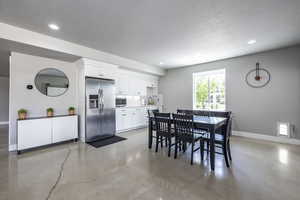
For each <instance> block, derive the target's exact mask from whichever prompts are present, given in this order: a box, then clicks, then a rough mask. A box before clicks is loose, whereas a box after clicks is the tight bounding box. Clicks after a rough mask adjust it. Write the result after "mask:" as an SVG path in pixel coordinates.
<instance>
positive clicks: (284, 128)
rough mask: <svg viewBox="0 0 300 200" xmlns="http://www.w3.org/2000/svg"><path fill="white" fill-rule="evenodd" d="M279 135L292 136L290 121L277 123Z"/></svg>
mask: <svg viewBox="0 0 300 200" xmlns="http://www.w3.org/2000/svg"><path fill="white" fill-rule="evenodd" d="M277 134H278V136H283V137H290V123H287V122H278V123H277Z"/></svg>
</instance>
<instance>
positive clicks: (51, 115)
mask: <svg viewBox="0 0 300 200" xmlns="http://www.w3.org/2000/svg"><path fill="white" fill-rule="evenodd" d="M53 115H54V109H53V108H47V117H53Z"/></svg>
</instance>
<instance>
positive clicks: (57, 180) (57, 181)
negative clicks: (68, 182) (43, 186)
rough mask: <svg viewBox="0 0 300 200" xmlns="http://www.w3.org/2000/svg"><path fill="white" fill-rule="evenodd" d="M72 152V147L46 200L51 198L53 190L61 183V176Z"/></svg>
mask: <svg viewBox="0 0 300 200" xmlns="http://www.w3.org/2000/svg"><path fill="white" fill-rule="evenodd" d="M70 154H71V149H69V150H68V153H67V155H66V157H65V159H64V161H63V162H62V164H61V166H60V171H59V175H58V177H57V179H56V181H55V184H54V185H53V186H52V187H51V189H50V191H49V193H48V195H47V198H46V200H49V199H50V198H51V195H52V193H53V191H54V190H55V188H56V187H57V185H58V183H59V181H60V179H61V177H62V174H63V171H64V166H65V164H66V162H67V160H68V158H69V157H70Z"/></svg>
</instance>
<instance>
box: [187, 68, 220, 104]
mask: <svg viewBox="0 0 300 200" xmlns="http://www.w3.org/2000/svg"><path fill="white" fill-rule="evenodd" d="M193 108H194V109H195V110H197V109H205V110H225V69H221V70H214V71H206V72H197V73H193Z"/></svg>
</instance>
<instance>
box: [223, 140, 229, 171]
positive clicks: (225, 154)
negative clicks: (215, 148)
mask: <svg viewBox="0 0 300 200" xmlns="http://www.w3.org/2000/svg"><path fill="white" fill-rule="evenodd" d="M222 149H223V154H224V159H225V163H226V167H230V165H229V160H228V153H227V145H226V144H223V148H222Z"/></svg>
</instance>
